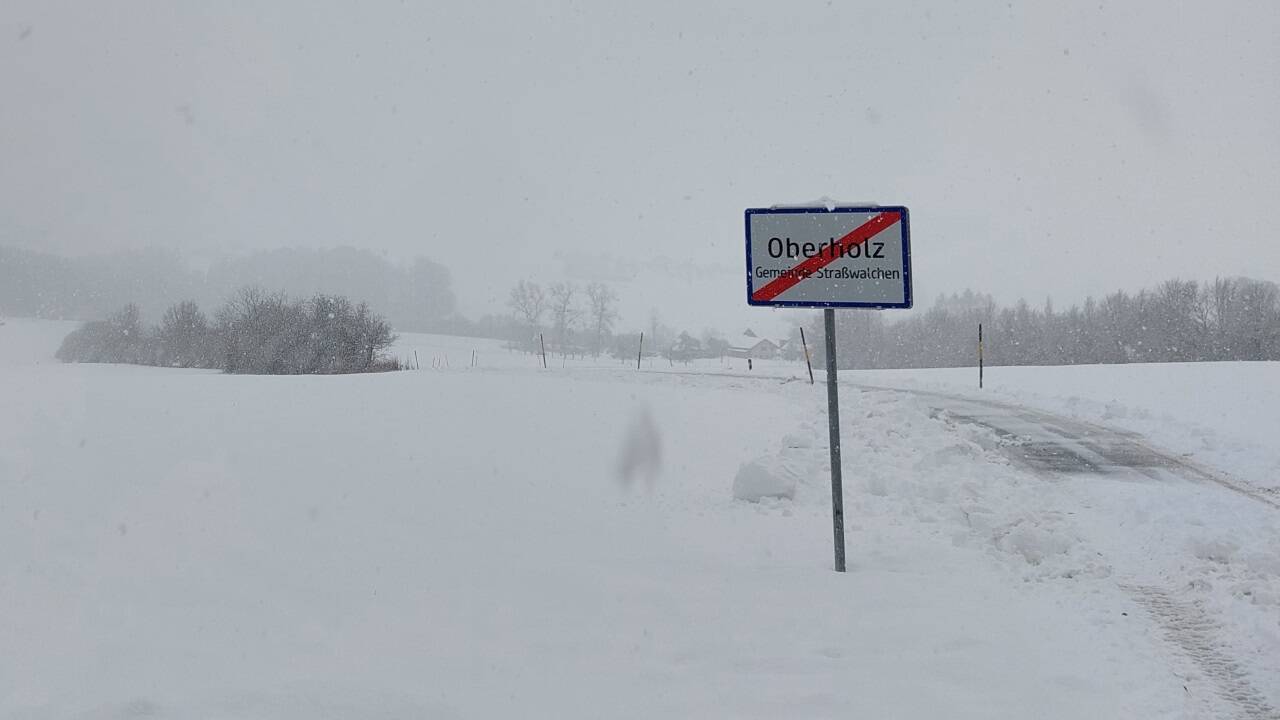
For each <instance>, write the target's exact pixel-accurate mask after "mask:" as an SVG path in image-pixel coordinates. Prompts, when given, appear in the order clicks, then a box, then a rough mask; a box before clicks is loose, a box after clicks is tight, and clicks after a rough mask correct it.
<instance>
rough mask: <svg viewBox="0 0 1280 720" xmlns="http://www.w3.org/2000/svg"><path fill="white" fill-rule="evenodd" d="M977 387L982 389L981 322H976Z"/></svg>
mask: <svg viewBox="0 0 1280 720" xmlns="http://www.w3.org/2000/svg"><path fill="white" fill-rule="evenodd" d="M978 389H979V390H981V389H982V323H978Z"/></svg>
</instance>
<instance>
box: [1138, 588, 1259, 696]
mask: <svg viewBox="0 0 1280 720" xmlns="http://www.w3.org/2000/svg"><path fill="white" fill-rule="evenodd" d="M1120 588H1121V589H1122V590H1124V591H1125V592H1127V593H1129V594H1130V595H1132V596H1133V598H1134V599H1135V600H1137V602H1138V604H1139V605H1142V606H1143V607H1144V608H1145V609H1146V611H1147V613H1148V614H1149V615H1150V616H1151V617H1152V619H1154V620H1155V621H1156V623H1157V624H1158V625H1159V626H1160V629H1161V630H1162V631H1163V632H1164V636H1165V640H1167V641H1168V642H1169V643H1170V644H1172V645H1174V646H1175V647H1177V648H1178V649H1179V650H1180V651H1181V654H1182V655H1184V656H1186V658H1187V659H1188V660H1190V661H1191V662H1192V664H1194V665H1195V667H1196V668H1198V669H1199V670H1200V672H1202V673H1203V674H1204V676H1205V677H1206V678H1208V679H1209V680H1210V681H1211V682H1212V683H1213V686H1214V689H1215V690H1216V693H1217V695H1218V697H1219V698H1221V699H1222V700H1223V701H1224V702H1226V703H1227V704H1228V705H1231V706H1232V707H1234V708H1236V709H1237V710H1238V711H1239V712H1240V717H1241V718H1244V719H1245V720H1280V711H1277V710H1276V709H1275V708H1274V707H1272V706H1271V705H1270V704H1269V703H1268V702H1267V700H1266V698H1264V697H1263V696H1262V695H1261V693H1259V692H1258V691H1257V690H1256V689H1255V688H1254V687H1253V685H1252V684H1251V683H1250V682H1249V674H1248V672H1247V671H1246V670H1245V669H1244V668H1243V667H1241V666H1240V664H1239V663H1237V662H1236V661H1235V660H1232V659H1231V658H1230V657H1229V656H1228V655H1227V654H1226V652H1225V648H1223V647H1222V645H1221V644H1220V643H1219V642H1218V641H1217V640H1216V635H1217V631H1218V624H1217V623H1215V622H1214V621H1213V620H1211V619H1210V618H1209V616H1208V615H1206V614H1205V612H1204V610H1203V609H1201V607H1200V605H1199V604H1197V603H1193V602H1185V601H1180V600H1175V599H1173V598H1172V597H1170V596H1169V595H1168V594H1167V593H1165V592H1164V591H1163V590H1161V589H1160V588H1157V587H1152V586H1149V585H1121V586H1120Z"/></svg>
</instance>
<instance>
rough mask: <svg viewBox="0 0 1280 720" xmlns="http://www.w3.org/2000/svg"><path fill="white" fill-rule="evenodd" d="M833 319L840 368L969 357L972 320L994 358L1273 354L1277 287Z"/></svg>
mask: <svg viewBox="0 0 1280 720" xmlns="http://www.w3.org/2000/svg"><path fill="white" fill-rule="evenodd" d="M837 318H838V322H839V324H840V330H839V333H838V336H837V339H838V342H839V350H838V353H837V354H838V356H839V358H840V364H841V365H842V366H846V367H866V368H895V367H955V366H965V365H972V364H973V363H974V362H975V341H976V337H975V335H976V331H977V326H978V323H983V326H984V329H985V346H986V359H987V362H988V363H989V364H993V365H1071V364H1089V363H1129V362H1195V361H1205V360H1280V288H1278V287H1277V285H1276V284H1275V283H1273V282H1268V281H1265V280H1253V279H1249V278H1219V279H1217V280H1214V281H1212V282H1207V283H1197V282H1195V281H1191V280H1170V281H1167V282H1165V283H1162V284H1161V285H1159V286H1157V287H1155V288H1152V289H1148V290H1142V291H1139V292H1137V293H1135V294H1130V293H1126V292H1123V291H1118V292H1114V293H1111V294H1109V295H1106V296H1105V297H1103V298H1101V299H1094V298H1089V299H1087V300H1086V301H1085V302H1084V303H1083V304H1081V305H1076V306H1072V307H1070V308H1068V309H1067V310H1065V311H1062V310H1057V309H1055V308H1054V306H1053V303H1052V302H1051V301H1046V302H1045V304H1044V306H1043V307H1040V308H1035V307H1032V306H1030V305H1028V304H1027V303H1026V302H1025V301H1019V302H1018V303H1017V304H1015V305H1014V306H1013V307H999V306H998V305H997V304H996V303H995V301H994V300H993V299H992V298H991V297H990V296H986V295H980V294H975V293H972V292H966V293H964V294H959V295H952V296H949V297H941V298H939V299H938V301H937V303H936V304H935V305H934V306H933V307H932V308H930V309H929V310H927V311H925V312H923V313H917V314H915V315H913V316H912V317H910V318H908V319H906V320H903V321H900V322H896V323H888V322H885V321H884V319H883V318H884V316H883V315H881V314H880V313H876V312H873V311H867V312H842V313H837ZM820 325H821V322H820V320H816V321H814V324H813V328H812V330H810V332H811V333H813V335H814V337H821V335H820V334H819V333H820V332H821V330H820ZM819 349H820V348H819Z"/></svg>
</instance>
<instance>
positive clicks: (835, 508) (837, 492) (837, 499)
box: [822, 308, 844, 572]
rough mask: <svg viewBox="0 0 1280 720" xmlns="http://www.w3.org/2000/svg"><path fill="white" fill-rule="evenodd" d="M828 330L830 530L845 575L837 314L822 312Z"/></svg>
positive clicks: (841, 569) (837, 562)
mask: <svg viewBox="0 0 1280 720" xmlns="http://www.w3.org/2000/svg"><path fill="white" fill-rule="evenodd" d="M822 321H823V323H824V324H825V325H826V330H827V428H828V431H829V432H830V433H831V529H832V531H833V532H834V534H835V549H836V572H844V476H843V473H842V472H841V466H840V390H839V389H838V385H839V383H838V380H837V378H836V311H835V310H832V309H831V308H827V309H825V310H823V311H822Z"/></svg>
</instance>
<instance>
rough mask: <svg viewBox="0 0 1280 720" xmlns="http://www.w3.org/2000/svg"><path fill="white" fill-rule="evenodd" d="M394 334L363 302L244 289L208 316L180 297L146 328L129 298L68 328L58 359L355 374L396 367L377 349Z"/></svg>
mask: <svg viewBox="0 0 1280 720" xmlns="http://www.w3.org/2000/svg"><path fill="white" fill-rule="evenodd" d="M394 341H395V336H394V335H393V334H392V333H391V326H390V325H388V324H387V321H386V320H384V319H383V318H382V317H381V316H379V315H377V314H375V313H373V312H372V311H370V310H369V308H368V306H367V305H365V304H363V303H361V304H359V305H356V304H353V303H352V302H351V301H350V300H348V299H347V298H345V297H340V296H336V295H316V296H314V297H312V298H310V299H308V300H294V299H290V298H289V297H287V296H286V295H284V294H283V293H267V292H264V291H262V290H260V289H257V288H245V289H242V290H241V291H240V292H239V293H237V294H236V295H235V297H233V298H232V299H231V300H230V301H228V302H227V303H226V304H224V305H223V306H222V307H221V308H220V309H219V310H218V311H217V313H215V314H214V317H213V319H212V320H210V319H209V318H207V317H206V316H205V315H204V313H203V312H201V310H200V308H199V306H198V305H196V303H194V302H190V301H185V302H180V303H178V304H176V305H173V306H172V307H170V308H169V309H168V310H166V311H165V312H164V315H163V317H162V319H161V320H160V323H159V324H157V325H155V326H153V327H146V326H144V324H143V323H142V319H141V312H140V311H139V309H138V306H137V305H133V304H130V305H126V306H125V307H124V308H123V309H122V310H120V311H118V312H116V313H114V314H112V315H111V316H110V317H109V318H107V319H106V320H98V321H93V322H88V323H85V325H84V326H83V327H81V328H79V329H78V330H75V331H73V332H72V333H71V334H70V335H68V336H67V337H66V339H65V340H63V342H62V347H61V348H59V349H58V353H57V358H58V359H59V360H62V361H63V362H105V363H133V364H137V365H160V366H164V367H184V368H216V369H220V370H225V371H226V372H230V373H246V374H258V375H299V374H333V373H358V372H377V371H381V370H395V369H399V366H398V363H397V362H396V361H395V360H391V359H388V358H385V357H383V356H382V354H381V353H382V351H383V350H385V349H386V348H387V347H389V346H390V345H391V343H392V342H394Z"/></svg>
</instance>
